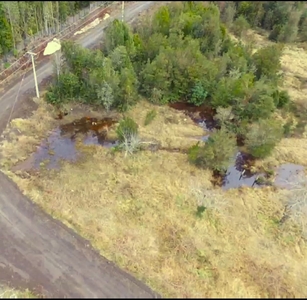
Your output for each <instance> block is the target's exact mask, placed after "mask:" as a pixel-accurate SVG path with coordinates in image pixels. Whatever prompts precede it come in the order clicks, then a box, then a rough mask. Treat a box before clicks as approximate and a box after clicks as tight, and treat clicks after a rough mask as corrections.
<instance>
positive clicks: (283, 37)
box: [277, 10, 302, 43]
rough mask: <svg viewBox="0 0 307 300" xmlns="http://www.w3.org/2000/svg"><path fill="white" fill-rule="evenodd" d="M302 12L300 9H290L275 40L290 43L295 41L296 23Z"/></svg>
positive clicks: (296, 33)
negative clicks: (286, 19) (285, 21)
mask: <svg viewBox="0 0 307 300" xmlns="http://www.w3.org/2000/svg"><path fill="white" fill-rule="evenodd" d="M301 15H302V12H301V11H297V10H295V11H291V12H290V14H289V19H288V21H287V23H286V25H284V26H283V27H282V30H281V31H280V34H279V36H278V37H277V40H278V41H280V42H285V43H291V42H294V41H296V39H297V35H298V23H299V21H300V18H301Z"/></svg>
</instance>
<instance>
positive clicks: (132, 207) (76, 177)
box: [0, 46, 307, 298]
mask: <svg viewBox="0 0 307 300" xmlns="http://www.w3.org/2000/svg"><path fill="white" fill-rule="evenodd" d="M282 63H283V69H284V72H285V75H286V78H287V79H286V80H285V83H284V87H285V88H287V89H288V90H289V92H290V94H291V96H292V97H293V99H294V100H295V101H297V102H298V101H302V102H304V103H306V101H305V100H306V97H307V96H306V92H305V91H304V89H305V87H304V84H303V82H304V80H307V71H306V70H307V69H306V68H305V67H304V66H305V65H304V64H307V54H306V52H305V51H304V50H301V49H298V48H295V47H294V46H291V47H288V48H286V49H285V52H284V56H283V60H282ZM297 76H299V78H300V79H298V80H299V81H300V82H301V83H300V84H298V82H297V84H296V83H294V82H296V81H295V78H297ZM68 109H69V107H68ZM152 110H155V111H156V117H155V118H154V119H153V120H152V122H151V123H150V124H149V125H147V126H145V125H144V122H145V119H146V115H147V113H148V112H150V111H152ZM103 114H104V113H103V112H102V111H95V112H94V111H91V110H90V109H89V108H87V107H75V109H74V110H73V111H72V113H71V114H69V115H68V116H67V118H64V119H63V120H62V121H57V120H54V116H55V113H54V112H53V111H52V109H51V108H50V107H49V106H48V105H46V104H44V103H40V105H39V108H38V110H37V112H36V113H35V114H34V115H33V116H32V117H30V118H29V119H26V120H24V119H15V120H13V121H12V122H11V127H10V128H8V129H7V131H6V133H5V135H6V136H7V139H6V140H5V141H4V142H2V144H1V146H0V153H1V155H2V157H3V159H2V161H1V163H2V169H3V170H4V171H5V172H6V173H7V174H8V175H9V176H10V177H12V178H13V179H14V181H15V182H16V183H17V184H18V185H19V187H20V188H21V189H22V191H23V192H24V194H26V195H27V196H29V197H30V198H31V199H32V200H33V201H34V202H36V203H38V204H39V205H40V206H41V207H43V209H44V210H46V211H47V212H48V213H50V214H52V215H53V216H54V217H56V218H58V219H60V220H62V221H63V222H64V223H65V224H67V225H68V226H70V227H72V228H74V229H75V230H76V231H77V232H79V233H80V234H81V235H82V236H84V237H86V238H88V239H89V240H90V241H91V242H92V244H93V246H94V247H95V248H96V249H98V250H99V251H100V253H101V254H102V255H104V256H106V257H107V258H109V259H110V260H112V261H114V262H115V263H117V264H118V265H119V266H121V267H123V268H125V269H127V270H128V271H130V272H131V273H132V274H134V275H136V276H137V277H138V278H140V279H141V280H143V281H145V282H147V283H148V284H149V285H150V286H151V287H152V288H154V289H156V290H157V291H159V292H161V293H162V294H163V296H164V297H167V296H169V297H296V298H298V297H306V295H307V286H306V284H305V278H307V270H306V268H305V265H306V263H307V247H306V242H305V240H304V239H303V238H302V237H301V234H300V229H299V228H298V227H297V226H295V224H294V223H291V222H288V223H285V224H284V226H282V227H280V226H278V220H280V219H281V217H282V215H283V208H284V199H285V197H286V195H287V193H286V191H283V190H279V189H276V188H271V187H266V188H263V189H252V188H240V189H233V190H228V191H222V190H221V189H219V188H217V187H214V186H213V185H212V184H211V181H210V179H211V172H210V171H206V170H200V169H197V168H196V167H194V166H192V165H191V164H189V163H188V161H187V156H186V155H185V154H183V153H176V152H172V151H171V150H172V149H176V148H179V149H182V150H185V149H187V148H188V147H189V146H191V145H193V144H194V143H195V141H196V138H197V137H199V136H201V135H204V133H203V130H202V129H201V128H199V127H197V126H195V124H193V122H192V121H191V120H190V119H189V118H187V117H186V116H185V115H184V114H183V113H182V112H178V111H175V110H173V109H171V108H168V107H155V106H153V105H151V104H148V103H146V102H141V103H139V104H138V105H137V106H136V107H135V108H133V109H132V110H131V111H129V115H130V116H131V117H133V119H134V120H135V121H136V122H137V123H138V125H139V130H140V136H141V138H142V139H143V140H146V141H153V140H155V141H158V142H159V143H160V144H161V145H162V147H163V148H165V150H163V151H162V150H158V151H149V150H148V151H141V152H138V153H136V154H135V155H133V156H127V157H125V156H124V154H123V153H121V152H112V151H111V150H110V149H107V148H104V147H101V146H96V145H84V144H82V143H81V142H80V141H79V142H78V143H77V149H78V151H79V152H80V153H83V158H82V159H81V160H80V161H79V162H78V163H76V164H71V163H68V162H63V164H62V165H61V168H60V169H59V170H53V171H50V170H46V169H45V168H44V167H42V169H41V171H40V172H39V174H36V175H29V174H25V173H24V172H22V171H19V172H16V173H13V172H12V171H11V167H12V166H14V165H15V164H16V163H17V162H18V161H22V160H24V159H26V158H27V157H28V156H29V154H30V153H31V152H33V151H34V150H35V147H36V146H37V145H39V144H40V142H41V140H42V138H43V137H45V136H46V132H47V131H49V130H51V129H52V128H55V127H56V126H57V125H58V124H59V122H62V123H63V122H64V123H65V122H69V121H71V120H73V119H74V118H79V117H81V116H84V115H90V116H93V117H95V116H102V115H103ZM42 119H43V120H44V122H42V121H41V120H42ZM110 135H111V136H112V135H114V131H111V133H110ZM306 147H307V140H306V138H305V137H304V136H303V137H301V138H288V139H283V140H282V141H281V143H280V144H279V145H278V146H277V147H276V149H275V150H274V152H273V154H272V155H271V157H269V158H268V159H266V160H265V161H262V162H259V163H258V164H259V165H271V166H272V165H276V166H277V165H279V164H281V163H283V162H293V163H297V164H302V165H304V166H307V159H306V155H305V153H306V152H305V150H306ZM202 206H204V207H206V208H207V209H206V210H205V211H204V212H201V211H200V210H198V208H199V207H202ZM197 212H198V214H197Z"/></svg>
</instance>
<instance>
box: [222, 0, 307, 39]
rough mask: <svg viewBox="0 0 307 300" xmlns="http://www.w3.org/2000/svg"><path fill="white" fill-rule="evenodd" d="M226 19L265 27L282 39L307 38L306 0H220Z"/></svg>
mask: <svg viewBox="0 0 307 300" xmlns="http://www.w3.org/2000/svg"><path fill="white" fill-rule="evenodd" d="M217 5H219V7H220V10H221V18H222V20H223V22H225V23H227V24H231V23H232V26H233V27H236V28H238V29H239V30H240V29H241V30H242V29H243V30H244V29H246V28H248V27H252V28H257V27H258V28H262V29H265V30H267V31H268V32H269V39H270V40H272V41H279V42H295V41H302V42H303V41H306V40H307V30H306V29H307V6H306V2H305V1H285V2H283V1H226V2H223V3H222V2H220V3H217Z"/></svg>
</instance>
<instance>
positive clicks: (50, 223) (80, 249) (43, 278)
mask: <svg viewBox="0 0 307 300" xmlns="http://www.w3.org/2000/svg"><path fill="white" fill-rule="evenodd" d="M152 4H153V2H138V3H133V4H131V6H130V7H127V10H126V18H127V19H128V20H129V19H132V18H134V17H135V16H137V14H138V13H139V12H141V11H142V10H144V9H147V8H148V7H149V6H150V5H152ZM101 35H102V27H101V26H100V27H97V28H95V29H93V30H92V31H91V32H89V33H87V34H85V35H83V36H81V38H80V42H81V44H83V45H90V44H92V43H94V42H95V41H97V40H99V38H100V37H101ZM37 73H38V80H39V82H41V81H42V80H43V79H45V78H46V77H47V76H49V75H50V74H51V73H52V64H50V63H46V64H44V65H42V66H41V67H40V68H38V70H37ZM32 78H33V75H32V74H28V76H26V77H25V79H24V82H23V83H24V84H23V86H22V88H21V92H20V99H19V101H18V102H17V105H19V104H22V101H23V100H24V97H23V95H25V94H26V92H27V90H28V89H33V79H32ZM18 89H19V83H17V84H16V85H14V86H12V87H9V88H8V89H7V90H6V91H4V93H2V97H1V99H0V125H1V121H3V120H4V118H7V113H8V111H10V110H11V107H12V106H13V104H14V101H15V97H16V94H17V91H18ZM2 124H4V123H3V122H2ZM1 127H2V126H0V131H2V129H3V128H1ZM0 283H6V284H10V285H11V286H13V287H15V288H29V289H30V290H32V291H36V292H37V293H39V294H41V295H43V296H44V297H52V298H54V297H67V298H128V297H131V298H159V297H160V296H159V295H158V294H156V293H155V292H153V291H152V290H150V289H149V288H148V287H147V286H146V285H145V284H143V283H142V282H140V281H138V280H137V279H135V278H133V277H132V276H131V275H129V274H127V273H126V272H124V271H122V270H120V269H119V268H118V267H116V266H115V265H114V264H113V263H111V262H109V261H107V260H106V259H104V258H103V257H101V256H100V255H99V254H98V253H97V252H95V251H94V250H93V249H92V248H91V246H90V245H89V243H88V242H87V241H86V240H84V239H82V238H81V237H79V236H78V235H76V234H75V233H74V232H73V231H72V230H70V229H69V228H67V227H66V226H64V225H63V224H62V223H60V222H58V221H56V220H54V219H52V218H51V217H50V216H49V215H47V214H46V213H44V212H43V211H42V210H41V209H40V208H39V207H38V206H37V205H35V204H33V203H32V202H31V201H30V200H29V199H27V198H26V197H25V196H24V195H22V193H21V192H20V191H19V189H18V187H17V186H16V185H15V183H13V182H12V181H11V180H10V179H8V178H7V177H6V176H5V175H4V174H3V173H1V172H0Z"/></svg>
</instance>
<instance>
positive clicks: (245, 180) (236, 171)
mask: <svg viewBox="0 0 307 300" xmlns="http://www.w3.org/2000/svg"><path fill="white" fill-rule="evenodd" d="M248 159H249V157H248V156H247V155H246V154H244V153H242V152H238V153H237V154H236V160H235V164H234V165H233V166H230V167H229V168H228V170H227V172H226V175H225V176H224V177H223V180H222V184H221V186H222V188H223V189H224V190H228V189H233V188H239V187H242V186H249V187H259V186H260V185H259V184H258V183H257V182H256V180H257V178H258V177H259V175H260V174H254V173H251V172H250V170H249V168H248V165H247V162H248Z"/></svg>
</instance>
